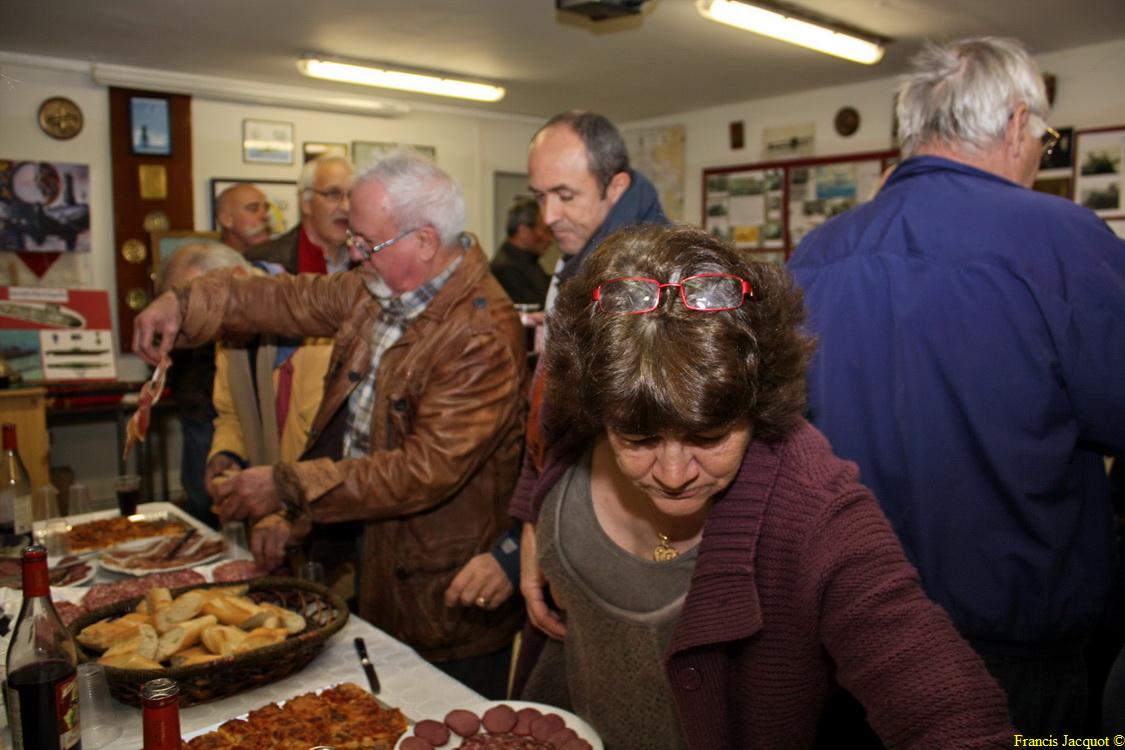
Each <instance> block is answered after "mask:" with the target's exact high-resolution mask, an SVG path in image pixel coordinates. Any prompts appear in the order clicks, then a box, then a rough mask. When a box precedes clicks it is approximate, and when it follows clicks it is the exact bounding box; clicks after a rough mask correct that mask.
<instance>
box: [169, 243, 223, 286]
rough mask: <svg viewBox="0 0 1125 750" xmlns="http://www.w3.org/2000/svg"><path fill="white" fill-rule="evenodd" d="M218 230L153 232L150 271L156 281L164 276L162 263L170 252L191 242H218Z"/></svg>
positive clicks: (170, 255) (170, 254)
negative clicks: (154, 275)
mask: <svg viewBox="0 0 1125 750" xmlns="http://www.w3.org/2000/svg"><path fill="white" fill-rule="evenodd" d="M218 240H219V233H218V232H189V231H179V230H176V231H169V232H154V233H153V234H152V272H153V273H154V274H156V282H157V284H158V285H159V283H160V279H161V278H162V277H163V276H164V264H165V263H167V262H168V259H169V258H171V257H172V254H173V253H175V252H176V251H177V250H179V249H180V248H181V247H183V246H184V245H187V244H190V243H192V242H218Z"/></svg>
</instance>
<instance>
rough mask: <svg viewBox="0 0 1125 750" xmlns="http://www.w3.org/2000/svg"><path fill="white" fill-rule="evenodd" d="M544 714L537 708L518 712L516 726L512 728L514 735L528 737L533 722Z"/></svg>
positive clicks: (528, 708) (523, 709)
mask: <svg viewBox="0 0 1125 750" xmlns="http://www.w3.org/2000/svg"><path fill="white" fill-rule="evenodd" d="M542 715H543V714H542V712H541V711H540V710H539V709H537V708H531V707H530V706H529V707H527V708H521V709H520V710H519V711H517V712H516V725H515V726H514V727H513V728H512V734H518V735H522V736H524V737H527V736H528V735H529V734H531V722H533V721H535V720H536V719H538V718H539V717H540V716H542Z"/></svg>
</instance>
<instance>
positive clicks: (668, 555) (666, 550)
mask: <svg viewBox="0 0 1125 750" xmlns="http://www.w3.org/2000/svg"><path fill="white" fill-rule="evenodd" d="M656 536H657V537H659V539H660V544H658V545H656V548H655V549H654V550H653V551H652V559H653V560H655V561H656V562H668V561H669V560H675V559H676V558H677V557H679V556H680V553H679V552H677V551H676V548H675V547H673V546H672V545H671V544H668V535H667V534H661V533H660V532H659V531H658V532H656Z"/></svg>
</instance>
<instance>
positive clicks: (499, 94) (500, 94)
mask: <svg viewBox="0 0 1125 750" xmlns="http://www.w3.org/2000/svg"><path fill="white" fill-rule="evenodd" d="M297 68H298V69H299V70H300V71H301V72H302V73H304V74H305V75H307V76H310V77H312V78H323V79H326V80H329V81H343V82H345V83H358V84H362V85H364V86H377V87H379V88H385V89H396V90H398V91H414V92H417V93H421V94H434V95H435V96H453V97H457V98H459V99H473V100H475V101H478V102H497V101H500V100H501V99H503V98H504V94H506V93H507V92H506V91H505V90H504V87H503V86H493V85H491V84H487V83H476V82H474V81H461V80H458V79H456V78H443V77H441V76H437V75H426V74H423V73H413V72H410V71H406V70H393V69H391V68H376V67H373V66H369V65H358V64H355V63H347V62H339V61H336V60H323V59H320V58H316V57H302V58H301V59H300V60H298V61H297Z"/></svg>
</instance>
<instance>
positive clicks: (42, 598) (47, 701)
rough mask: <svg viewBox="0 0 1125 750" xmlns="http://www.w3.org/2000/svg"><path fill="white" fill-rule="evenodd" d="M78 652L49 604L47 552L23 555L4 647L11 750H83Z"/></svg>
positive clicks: (33, 549)
mask: <svg viewBox="0 0 1125 750" xmlns="http://www.w3.org/2000/svg"><path fill="white" fill-rule="evenodd" d="M77 667H78V660H77V648H76V647H75V645H74V638H73V637H72V636H71V635H70V632H69V631H68V630H67V629H66V626H64V625H63V624H62V620H60V619H59V614H58V612H56V611H55V607H54V605H53V604H51V585H50V582H49V580H48V578H47V550H46V549H45V548H44V547H43V546H42V545H39V544H34V545H32V546H30V547H28V548H27V549H25V550H24V551H23V605H22V606H21V607H20V613H19V616H18V617H17V618H16V624H15V627H14V628H13V629H12V640H11V643H9V644H8V686H7V694H6V695H7V699H8V720H9V722H10V723H11V726H12V740H13V743H14V747H15V748H16V750H21V749H23V750H74V749H76V748H77V749H79V750H80V748H81V747H82V734H81V731H80V730H79V725H78V679H77Z"/></svg>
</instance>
